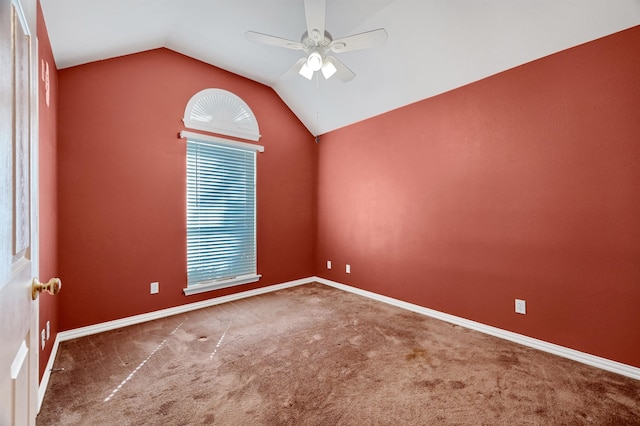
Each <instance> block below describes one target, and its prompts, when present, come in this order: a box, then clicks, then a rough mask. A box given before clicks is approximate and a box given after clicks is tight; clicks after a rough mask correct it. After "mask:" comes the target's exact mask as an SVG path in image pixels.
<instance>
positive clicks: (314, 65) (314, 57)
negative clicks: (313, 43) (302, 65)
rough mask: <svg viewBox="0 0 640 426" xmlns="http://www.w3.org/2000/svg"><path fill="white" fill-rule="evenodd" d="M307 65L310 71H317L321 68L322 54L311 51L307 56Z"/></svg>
mask: <svg viewBox="0 0 640 426" xmlns="http://www.w3.org/2000/svg"><path fill="white" fill-rule="evenodd" d="M307 66H308V67H309V68H311V71H314V72H315V71H318V70H319V69H320V68H322V56H321V55H320V54H319V53H318V52H311V54H310V55H309V57H308V58H307Z"/></svg>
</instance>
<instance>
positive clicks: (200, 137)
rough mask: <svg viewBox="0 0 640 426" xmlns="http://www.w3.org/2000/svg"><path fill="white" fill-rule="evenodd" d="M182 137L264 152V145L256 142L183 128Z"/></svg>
mask: <svg viewBox="0 0 640 426" xmlns="http://www.w3.org/2000/svg"><path fill="white" fill-rule="evenodd" d="M180 138H181V139H189V140H192V141H197V142H209V143H215V144H216V145H224V146H230V147H232V148H240V149H246V150H253V151H257V152H264V146H262V145H258V144H255V143H246V142H240V141H234V140H230V139H223V138H217V137H215V136H209V135H203V134H202V133H195V132H190V131H188V130H183V131H181V132H180Z"/></svg>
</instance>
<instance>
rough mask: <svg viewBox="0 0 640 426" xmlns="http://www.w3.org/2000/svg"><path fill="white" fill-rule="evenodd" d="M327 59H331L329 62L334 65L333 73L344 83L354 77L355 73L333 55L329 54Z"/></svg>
mask: <svg viewBox="0 0 640 426" xmlns="http://www.w3.org/2000/svg"><path fill="white" fill-rule="evenodd" d="M326 60H327V61H331V63H332V64H333V65H334V66H335V67H336V72H335V75H336V76H337V77H338V78H339V79H340V80H342V81H344V82H345V83H346V82H348V81H351V80H353V79H354V78H355V76H356V73H354V72H353V71H351V70H350V69H349V68H348V67H347V66H346V65H345V64H343V63H342V62H340V61H339V60H338V59H336V58H335V57H334V56H329V57H327V58H326Z"/></svg>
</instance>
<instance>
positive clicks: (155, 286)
mask: <svg viewBox="0 0 640 426" xmlns="http://www.w3.org/2000/svg"><path fill="white" fill-rule="evenodd" d="M159 291H160V284H159V283H158V282H153V283H151V294H157V293H158V292H159Z"/></svg>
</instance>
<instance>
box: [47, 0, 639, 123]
mask: <svg viewBox="0 0 640 426" xmlns="http://www.w3.org/2000/svg"><path fill="white" fill-rule="evenodd" d="M41 4H42V9H43V13H44V17H45V21H46V24H47V29H48V31H49V36H50V39H51V45H52V48H53V53H54V57H55V60H56V64H57V67H58V68H59V69H61V68H67V67H71V66H75V65H79V64H84V63H87V62H92V61H96V60H101V59H107V58H112V57H116V56H121V55H126V54H130V53H135V52H140V51H144V50H149V49H154V48H158V47H166V48H169V49H171V50H174V51H176V52H180V53H182V54H184V55H187V56H190V57H193V58H195V59H198V60H201V61H203V62H206V63H209V64H211V65H215V66H216V67H219V68H222V69H225V70H228V71H231V72H233V73H236V74H239V75H241V76H244V77H247V78H249V79H252V80H255V81H258V82H260V83H263V84H265V85H268V86H271V87H272V88H273V89H274V90H275V91H276V92H277V93H278V95H279V96H280V97H281V98H282V99H283V101H284V102H285V103H286V104H287V105H288V106H289V108H291V110H292V111H293V112H294V113H295V114H296V115H297V116H298V117H299V119H300V120H301V121H302V122H303V123H304V125H305V126H306V127H307V128H308V129H309V131H310V132H311V133H312V134H314V135H315V134H322V133H326V132H329V131H331V130H334V129H337V128H340V127H343V126H346V125H349V124H351V123H354V122H357V121H360V120H363V119H366V118H369V117H372V116H375V115H378V114H381V113H383V112H386V111H389V110H392V109H395V108H398V107H400V106H403V105H407V104H409V103H412V102H416V101H418V100H421V99H425V98H428V97H431V96H434V95H437V94H439V93H442V92H445V91H448V90H451V89H454V88H456V87H460V86H462V85H465V84H467V83H470V82H473V81H476V80H479V79H482V78H484V77H487V76H490V75H492V74H496V73H498V72H501V71H504V70H506V69H509V68H513V67H515V66H518V65H521V64H523V63H526V62H530V61H532V60H535V59H538V58H541V57H543V56H546V55H549V54H552V53H555V52H558V51H560V50H564V49H567V48H569V47H572V46H575V45H578V44H582V43H585V42H588V41H591V40H594V39H596V38H600V37H603V36H606V35H609V34H612V33H615V32H618V31H621V30H623V29H627V28H630V27H633V26H636V25H639V24H640V0H327V6H326V29H327V31H329V32H330V33H331V34H332V35H333V37H334V38H342V37H345V36H348V35H351V34H355V33H360V32H364V31H368V30H373V29H376V28H381V27H382V28H385V29H386V30H387V33H388V35H389V36H388V39H387V41H386V43H385V44H383V45H382V46H381V47H377V48H374V49H368V50H361V51H354V52H345V53H341V54H339V55H337V56H338V57H339V59H340V60H341V61H342V62H343V63H344V64H345V65H347V66H348V67H349V68H350V69H351V70H353V71H354V72H355V73H356V78H355V79H354V80H353V81H351V82H348V83H343V82H341V81H340V80H338V79H329V80H324V78H323V77H322V76H320V77H319V78H314V79H313V80H312V81H309V80H306V79H305V78H303V77H301V76H298V75H295V76H294V78H291V79H288V80H282V79H281V78H280V77H281V75H282V74H283V73H284V72H285V71H287V70H288V69H289V68H290V67H291V65H293V63H294V62H296V61H297V60H298V59H299V58H300V57H302V53H301V52H300V51H293V50H287V49H282V48H278V47H273V46H266V45H261V44H258V43H255V42H251V41H249V40H247V39H246V38H245V36H244V34H245V32H246V31H249V30H251V31H256V32H260V33H266V34H271V35H275V36H278V37H282V38H286V39H291V40H300V37H301V35H302V33H304V31H305V30H306V24H305V13H304V4H303V0H41ZM316 74H318V73H316Z"/></svg>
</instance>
